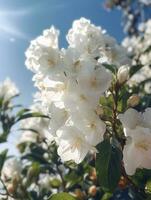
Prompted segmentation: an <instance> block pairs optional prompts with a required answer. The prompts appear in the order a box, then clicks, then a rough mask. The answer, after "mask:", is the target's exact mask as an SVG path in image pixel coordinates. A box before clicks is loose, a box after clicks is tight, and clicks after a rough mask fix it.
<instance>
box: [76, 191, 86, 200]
mask: <svg viewBox="0 0 151 200" xmlns="http://www.w3.org/2000/svg"><path fill="white" fill-rule="evenodd" d="M74 194H75V196H76V197H77V198H78V199H84V197H85V194H84V193H83V192H82V191H81V190H80V189H75V191H74Z"/></svg>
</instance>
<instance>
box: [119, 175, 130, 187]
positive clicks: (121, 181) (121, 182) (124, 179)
mask: <svg viewBox="0 0 151 200" xmlns="http://www.w3.org/2000/svg"><path fill="white" fill-rule="evenodd" d="M127 184H128V181H127V179H126V178H125V177H123V176H121V178H120V180H119V183H118V186H119V188H121V189H123V188H125V187H126V185H127Z"/></svg>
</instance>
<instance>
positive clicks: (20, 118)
mask: <svg viewBox="0 0 151 200" xmlns="http://www.w3.org/2000/svg"><path fill="white" fill-rule="evenodd" d="M31 117H42V118H47V119H50V118H49V117H48V116H46V115H43V114H42V113H39V112H30V113H25V114H23V115H20V116H19V117H17V119H16V122H18V121H20V120H23V119H27V118H31Z"/></svg>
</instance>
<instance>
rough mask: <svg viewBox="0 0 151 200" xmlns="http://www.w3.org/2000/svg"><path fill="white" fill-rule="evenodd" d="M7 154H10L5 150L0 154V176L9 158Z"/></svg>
mask: <svg viewBox="0 0 151 200" xmlns="http://www.w3.org/2000/svg"><path fill="white" fill-rule="evenodd" d="M7 152H8V150H4V151H2V152H1V153H0V174H1V170H2V168H3V165H4V162H5V160H6V157H7Z"/></svg>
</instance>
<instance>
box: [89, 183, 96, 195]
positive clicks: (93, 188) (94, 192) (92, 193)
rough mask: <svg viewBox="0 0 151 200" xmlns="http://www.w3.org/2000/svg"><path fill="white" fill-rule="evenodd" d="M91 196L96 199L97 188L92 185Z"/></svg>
mask: <svg viewBox="0 0 151 200" xmlns="http://www.w3.org/2000/svg"><path fill="white" fill-rule="evenodd" d="M88 193H89V195H91V196H92V197H94V196H95V195H96V193H97V188H96V186H95V185H92V186H91V187H89V190H88Z"/></svg>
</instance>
